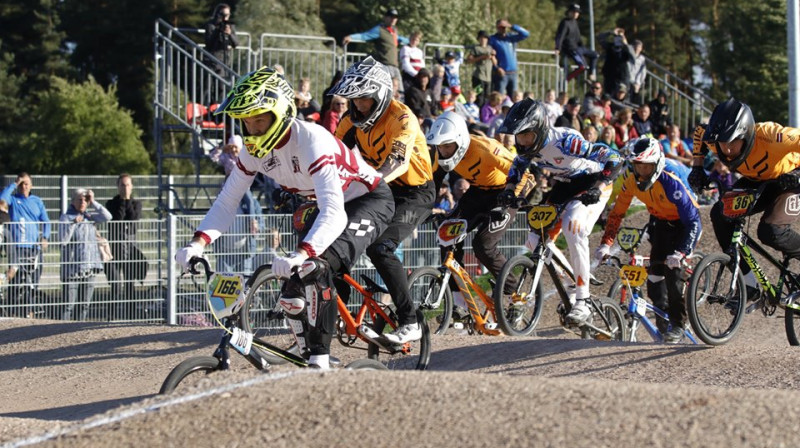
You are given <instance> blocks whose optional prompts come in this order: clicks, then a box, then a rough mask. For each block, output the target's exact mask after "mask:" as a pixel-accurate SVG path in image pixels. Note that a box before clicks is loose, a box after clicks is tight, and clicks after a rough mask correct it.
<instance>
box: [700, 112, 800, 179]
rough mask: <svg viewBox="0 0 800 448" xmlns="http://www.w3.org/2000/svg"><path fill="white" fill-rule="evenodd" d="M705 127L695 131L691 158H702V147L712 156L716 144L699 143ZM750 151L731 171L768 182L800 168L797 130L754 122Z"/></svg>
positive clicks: (768, 123) (799, 146) (799, 130)
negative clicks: (693, 156)
mask: <svg viewBox="0 0 800 448" xmlns="http://www.w3.org/2000/svg"><path fill="white" fill-rule="evenodd" d="M704 130H705V128H704V127H703V126H702V125H701V126H698V129H697V130H696V131H695V139H694V140H695V147H694V151H693V152H694V155H695V156H702V154H703V149H702V146H707V147H708V148H709V149H710V150H711V151H712V152H714V153H716V152H717V148H716V145H708V144H706V143H700V142H699V138H702V135H703V133H704ZM755 134H756V136H755V139H754V141H753V148H752V149H751V150H750V154H748V156H747V159H745V161H744V162H743V163H742V164H741V165H739V166H738V167H736V169H735V171H736V172H737V173H739V174H741V175H742V176H744V177H746V178H748V179H752V180H762V181H763V180H771V179H777V178H778V176H780V175H781V174H784V173H788V172H790V171H794V170H796V169H798V168H800V129H798V128H789V127H785V126H782V125H780V124H778V123H773V122H766V123H756V126H755Z"/></svg>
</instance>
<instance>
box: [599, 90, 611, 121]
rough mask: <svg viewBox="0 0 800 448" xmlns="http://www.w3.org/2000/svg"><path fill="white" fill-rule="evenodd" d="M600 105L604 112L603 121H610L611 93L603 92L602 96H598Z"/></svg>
mask: <svg viewBox="0 0 800 448" xmlns="http://www.w3.org/2000/svg"><path fill="white" fill-rule="evenodd" d="M600 107H602V108H603V113H604V114H605V117H604V119H605V121H606V123H609V124H610V123H611V121H612V120H613V119H614V113H613V112H611V95H609V94H608V93H604V94H603V96H601V97H600Z"/></svg>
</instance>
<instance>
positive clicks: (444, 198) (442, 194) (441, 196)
mask: <svg viewBox="0 0 800 448" xmlns="http://www.w3.org/2000/svg"><path fill="white" fill-rule="evenodd" d="M455 205H456V201H455V199H453V194H452V193H451V192H450V187H448V186H447V184H442V186H440V187H439V193H438V195H437V196H436V202H435V203H434V205H433V213H435V214H441V215H446V214H448V213H450V210H453V207H455Z"/></svg>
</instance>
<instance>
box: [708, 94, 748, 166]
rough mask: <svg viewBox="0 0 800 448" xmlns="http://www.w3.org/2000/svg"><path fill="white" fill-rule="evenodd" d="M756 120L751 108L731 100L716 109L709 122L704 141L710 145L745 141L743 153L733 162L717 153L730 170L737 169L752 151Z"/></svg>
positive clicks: (720, 104)
mask: <svg viewBox="0 0 800 448" xmlns="http://www.w3.org/2000/svg"><path fill="white" fill-rule="evenodd" d="M755 126H756V123H755V120H754V119H753V112H752V111H751V110H750V107H749V106H748V105H747V104H744V103H743V102H741V101H739V100H737V99H734V98H731V99H729V100H728V101H725V102H723V103H719V104H718V105H717V107H715V108H714V113H712V114H711V118H710V119H709V120H708V125H707V126H706V132H705V134H704V135H703V141H704V142H708V143H716V142H726V143H727V142H732V141H734V140H736V139H739V138H740V139H742V140H744V143H743V144H742V152H741V153H740V154H739V156H738V157H736V158H735V159H733V160H728V159H727V158H726V157H725V155H724V154H721V153H720V152H719V151H717V155H718V156H719V160H721V161H722V162H723V163H724V164H725V165H727V166H728V168H730V169H732V170H733V169H736V168H737V167H738V166H739V165H741V164H742V162H744V161H745V159H747V156H748V155H749V154H750V150H751V149H753V142H754V140H755V135H756V130H755Z"/></svg>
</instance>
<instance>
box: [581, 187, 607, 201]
mask: <svg viewBox="0 0 800 448" xmlns="http://www.w3.org/2000/svg"><path fill="white" fill-rule="evenodd" d="M601 194H602V192H601V191H600V189H599V188H597V187H592V188H590V189H588V190H586V192H585V193H583V194H582V195H580V196H578V200H579V201H581V202H583V205H592V204H597V203H598V202H600V195H601Z"/></svg>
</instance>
